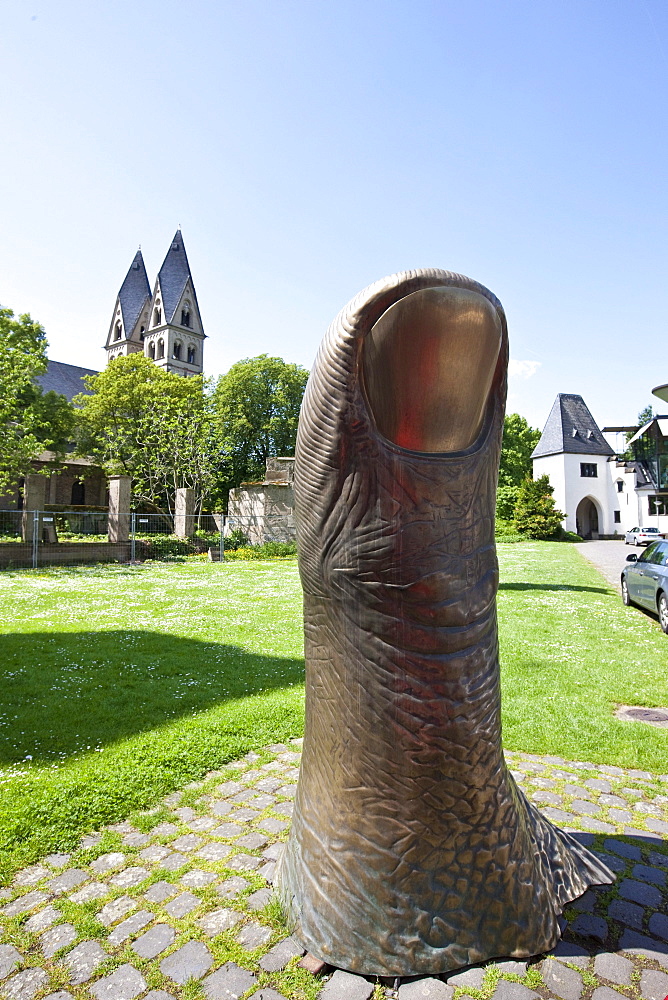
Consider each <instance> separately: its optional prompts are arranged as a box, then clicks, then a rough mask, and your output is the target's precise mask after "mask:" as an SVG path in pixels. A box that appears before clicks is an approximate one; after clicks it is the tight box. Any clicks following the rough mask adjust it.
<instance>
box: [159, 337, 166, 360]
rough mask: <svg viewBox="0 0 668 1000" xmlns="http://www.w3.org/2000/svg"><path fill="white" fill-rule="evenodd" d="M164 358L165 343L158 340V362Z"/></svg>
mask: <svg viewBox="0 0 668 1000" xmlns="http://www.w3.org/2000/svg"><path fill="white" fill-rule="evenodd" d="M164 356H165V342H164V340H163V339H162V338H160V340H159V341H158V353H157V359H158V361H160V359H161V358H164Z"/></svg>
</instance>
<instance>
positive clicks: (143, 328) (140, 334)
mask: <svg viewBox="0 0 668 1000" xmlns="http://www.w3.org/2000/svg"><path fill="white" fill-rule="evenodd" d="M145 330H146V327H145V326H142V328H141V330H140V331H139V339H140V340H141V341H142V343H143V342H144V336H145V333H144V331H145Z"/></svg>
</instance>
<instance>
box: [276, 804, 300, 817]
mask: <svg viewBox="0 0 668 1000" xmlns="http://www.w3.org/2000/svg"><path fill="white" fill-rule="evenodd" d="M294 810H295V804H294V802H277V803H276V805H275V806H274V811H275V812H277V813H278V814H279V815H280V816H292V814H293V812H294Z"/></svg>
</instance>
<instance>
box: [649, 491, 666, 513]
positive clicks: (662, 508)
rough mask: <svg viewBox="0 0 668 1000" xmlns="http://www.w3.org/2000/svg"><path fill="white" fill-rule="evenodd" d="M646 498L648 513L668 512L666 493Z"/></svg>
mask: <svg viewBox="0 0 668 1000" xmlns="http://www.w3.org/2000/svg"><path fill="white" fill-rule="evenodd" d="M647 499H648V501H649V512H650V514H668V495H666V494H664V495H663V496H649V497H648V498H647Z"/></svg>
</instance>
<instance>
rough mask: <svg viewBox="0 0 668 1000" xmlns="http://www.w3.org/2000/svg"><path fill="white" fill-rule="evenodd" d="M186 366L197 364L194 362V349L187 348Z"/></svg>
mask: <svg viewBox="0 0 668 1000" xmlns="http://www.w3.org/2000/svg"><path fill="white" fill-rule="evenodd" d="M188 364H189V365H196V364H197V362H196V361H195V348H194V347H189V348H188Z"/></svg>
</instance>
